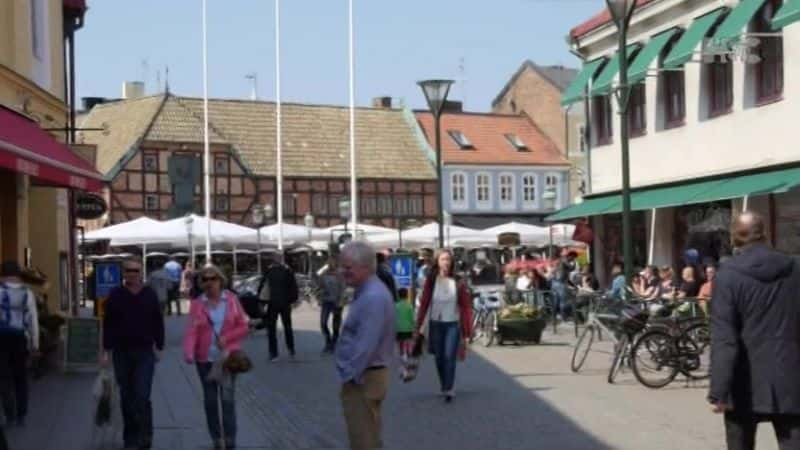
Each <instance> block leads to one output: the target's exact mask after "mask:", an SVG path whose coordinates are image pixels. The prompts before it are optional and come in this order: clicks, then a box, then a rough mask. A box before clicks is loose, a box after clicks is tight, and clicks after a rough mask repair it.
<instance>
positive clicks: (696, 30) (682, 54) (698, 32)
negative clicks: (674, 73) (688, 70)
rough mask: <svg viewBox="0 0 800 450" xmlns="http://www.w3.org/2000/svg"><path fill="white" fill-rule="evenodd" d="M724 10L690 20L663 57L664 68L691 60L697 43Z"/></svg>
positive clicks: (670, 67)
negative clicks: (667, 53)
mask: <svg viewBox="0 0 800 450" xmlns="http://www.w3.org/2000/svg"><path fill="white" fill-rule="evenodd" d="M725 11H726V10H725V9H724V8H721V9H717V10H714V11H712V12H710V13H708V14H706V15H704V16H700V17H698V18H696V19H694V22H692V24H691V25H690V26H689V28H688V29H687V30H686V32H684V33H683V36H681V38H680V39H678V42H676V43H675V46H674V47H672V51H671V52H669V55H667V57H666V58H664V63H663V66H664V68H665V69H674V68H676V67H678V66H682V65H684V64H686V62H688V61H689V60H691V59H692V56H694V50H695V49H696V48H697V46H698V44H700V43H701V42H702V41H703V39H704V38H705V37H706V35H707V34H708V31H709V30H710V29H711V27H713V26H714V24H715V23H717V20H719V18H720V16H722V14H724V13H725Z"/></svg>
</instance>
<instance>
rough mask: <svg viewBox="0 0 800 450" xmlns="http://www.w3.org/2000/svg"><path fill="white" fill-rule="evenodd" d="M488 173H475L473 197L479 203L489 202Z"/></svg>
mask: <svg viewBox="0 0 800 450" xmlns="http://www.w3.org/2000/svg"><path fill="white" fill-rule="evenodd" d="M489 180H490V178H489V174H488V173H479V174H477V175H475V199H476V200H477V202H478V204H479V205H484V206H485V205H487V204H489V203H491V197H490V195H491V185H490V184H489Z"/></svg>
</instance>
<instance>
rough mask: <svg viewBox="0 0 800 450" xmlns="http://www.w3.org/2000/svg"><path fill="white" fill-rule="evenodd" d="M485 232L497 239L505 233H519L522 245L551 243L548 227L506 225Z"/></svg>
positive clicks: (510, 223) (515, 223) (524, 224)
mask: <svg viewBox="0 0 800 450" xmlns="http://www.w3.org/2000/svg"><path fill="white" fill-rule="evenodd" d="M483 232H484V233H487V234H491V235H494V236H495V237H496V236H498V235H500V234H503V233H517V234H519V239H520V243H521V244H522V245H536V246H543V245H547V244H548V243H549V242H550V230H549V229H548V228H547V227H538V226H536V225H530V224H527V223H520V222H509V223H504V224H502V225H497V226H496V227H491V228H487V229H485V230H483ZM495 241H496V239H495Z"/></svg>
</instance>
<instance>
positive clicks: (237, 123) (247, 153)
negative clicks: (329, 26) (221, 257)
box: [87, 95, 435, 179]
mask: <svg viewBox="0 0 800 450" xmlns="http://www.w3.org/2000/svg"><path fill="white" fill-rule="evenodd" d="M136 101H141V100H129V101H120V102H115V103H112V104H108V105H102V106H101V107H100V108H101V109H106V108H111V107H114V108H116V109H118V110H120V112H119V113H118V114H117V116H116V117H117V118H118V119H119V120H123V117H125V113H124V111H125V110H127V108H128V104H129V103H132V102H136ZM275 109H276V108H275V103H272V102H262V101H250V100H224V99H210V100H209V129H210V137H211V142H212V143H221V144H229V145H231V146H232V148H233V150H234V151H236V152H237V153H238V155H239V157H240V158H241V159H242V162H243V163H244V164H245V165H246V166H247V167H248V169H249V170H250V171H251V172H253V173H254V174H257V175H275V162H276V137H275V136H276V127H275ZM281 113H282V116H281V117H282V124H283V127H282V137H283V148H282V157H283V173H284V176H308V177H318V176H326V177H348V176H349V175H350V161H349V155H350V143H349V130H350V128H349V127H350V122H349V110H348V109H347V108H346V107H339V106H318V105H302V104H290V103H286V104H283V105H282V109H281ZM93 115H94V110H93V111H92V113H91V114H90V116H89V122H91V123H95V122H97V121H96V120H94V119H93V117H92V116H93ZM355 120H356V158H357V160H356V173H357V174H358V176H359V177H363V178H402V179H433V178H434V177H435V174H434V170H433V167H432V165H431V163H430V160H429V159H428V157H427V155H426V153H425V151H426V149H425V148H424V147H423V146H422V145H420V143H419V142H418V140H417V139H416V135H415V125H414V124H413V123H409V121H408V120H406V118H405V116H404V114H403V111H402V110H396V109H395V110H390V109H374V108H357V109H356V113H355ZM97 123H99V122H97ZM146 128H147V127H146V126H145V127H144V128H140V129H141V132H142V133H144V132H145V131H146ZM146 139H147V140H150V141H167V142H185V143H200V142H203V101H202V99H200V98H192V97H176V96H173V95H169V96H168V97H167V99H166V101H165V103H164V105H163V108H162V109H161V111H160V112H159V114H158V115H157V117H155V120H154V121H153V124H152V127H151V128H150V129H149V131H148V132H147V137H146ZM87 142H88V139H87ZM109 154H110V155H114V156H118V155H121V154H124V152H122V153H120V150H117V149H115V151H113V152H109Z"/></svg>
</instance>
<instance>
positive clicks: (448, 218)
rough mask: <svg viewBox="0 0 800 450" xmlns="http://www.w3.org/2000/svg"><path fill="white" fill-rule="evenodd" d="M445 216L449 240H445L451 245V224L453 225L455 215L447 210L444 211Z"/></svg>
mask: <svg viewBox="0 0 800 450" xmlns="http://www.w3.org/2000/svg"><path fill="white" fill-rule="evenodd" d="M443 216H444V217H443V218H444V224H445V226H446V227H447V241H445V244H447V246H448V247H450V226H451V225H453V216H452V215H451V214H450V213H449V212H447V211H445V212H444V213H443Z"/></svg>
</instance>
